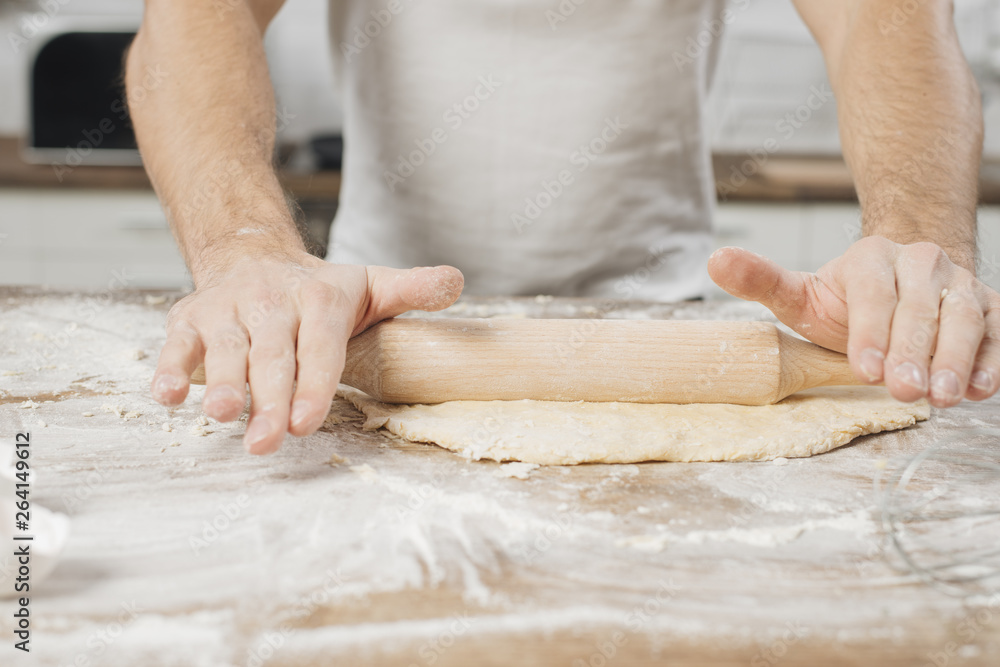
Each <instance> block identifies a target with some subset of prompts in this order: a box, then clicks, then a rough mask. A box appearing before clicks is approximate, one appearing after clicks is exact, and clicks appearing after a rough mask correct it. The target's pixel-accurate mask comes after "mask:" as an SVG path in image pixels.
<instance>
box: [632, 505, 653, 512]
mask: <svg viewBox="0 0 1000 667" xmlns="http://www.w3.org/2000/svg"><path fill="white" fill-rule="evenodd" d="M635 511H636V512H638V513H639V514H649V512H650V509H649V508H648V507H646V506H645V505H639V506H638V507H636V508H635Z"/></svg>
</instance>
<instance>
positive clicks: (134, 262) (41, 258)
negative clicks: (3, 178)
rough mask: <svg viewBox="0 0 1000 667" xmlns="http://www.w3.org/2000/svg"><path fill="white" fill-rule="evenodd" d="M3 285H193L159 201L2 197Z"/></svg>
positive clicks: (99, 195)
mask: <svg viewBox="0 0 1000 667" xmlns="http://www.w3.org/2000/svg"><path fill="white" fill-rule="evenodd" d="M0 234H6V235H7V236H6V238H3V237H0V284H7V285H10V284H36V285H37V284H44V285H48V286H50V287H59V288H74V289H91V290H100V289H107V288H108V287H109V285H114V286H115V287H116V288H121V287H122V286H125V287H128V288H147V287H148V288H152V287H161V288H181V287H186V286H188V285H189V284H190V278H189V276H188V274H187V270H186V268H185V266H184V261H183V260H182V258H181V255H180V253H179V251H178V250H177V246H176V244H175V243H174V240H173V237H172V236H171V234H170V229H169V227H168V226H167V222H166V218H165V217H164V215H163V212H162V210H161V209H160V205H159V202H158V201H157V199H156V196H155V195H154V194H153V193H151V192H135V191H86V190H71V191H53V190H44V189H38V190H20V189H6V190H0Z"/></svg>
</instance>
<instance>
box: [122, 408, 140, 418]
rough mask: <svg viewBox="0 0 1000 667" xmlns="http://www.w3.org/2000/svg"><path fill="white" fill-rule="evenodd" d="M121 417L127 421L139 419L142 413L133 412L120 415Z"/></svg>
mask: <svg viewBox="0 0 1000 667" xmlns="http://www.w3.org/2000/svg"><path fill="white" fill-rule="evenodd" d="M120 416H121V418H122V419H125V420H129V419H138V418H139V417H141V416H142V413H141V412H139V411H138V410H132V411H130V412H126V413H125V414H124V415H120Z"/></svg>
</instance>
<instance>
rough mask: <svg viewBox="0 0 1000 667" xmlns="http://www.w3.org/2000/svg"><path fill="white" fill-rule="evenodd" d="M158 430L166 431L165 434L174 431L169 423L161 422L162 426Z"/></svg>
mask: <svg viewBox="0 0 1000 667" xmlns="http://www.w3.org/2000/svg"><path fill="white" fill-rule="evenodd" d="M160 428H161V429H163V430H164V431H166V432H167V433H170V432H171V431H173V430H174V427H173V426H171V425H170V422H163V425H162V426H161V427H160Z"/></svg>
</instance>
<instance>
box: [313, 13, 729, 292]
mask: <svg viewBox="0 0 1000 667" xmlns="http://www.w3.org/2000/svg"><path fill="white" fill-rule="evenodd" d="M724 8H725V4H724V0H706V1H700V0H616V1H614V2H612V1H610V0H331V4H330V29H331V37H332V39H331V47H332V50H333V53H334V59H335V64H334V71H335V73H336V74H335V75H336V78H337V85H338V86H339V88H340V93H341V99H342V100H343V104H344V115H345V118H344V140H345V154H344V171H343V186H342V191H341V201H340V209H339V211H338V213H337V216H336V219H335V221H334V225H333V228H332V235H331V247H330V252H329V255H328V259H329V260H331V261H333V262H338V263H357V264H380V265H385V266H394V267H400V268H408V267H411V266H428V265H437V264H451V265H453V266H457V267H458V268H459V269H461V270H462V271H463V272H464V273H465V277H466V293H467V294H506V295H531V294H554V295H563V296H590V297H614V298H643V299H653V300H663V301H666V300H679V299H686V298H692V297H697V296H701V295H703V294H704V293H705V290H706V287H707V285H708V276H707V273H706V270H705V261H706V259H707V257H708V255H709V253H710V250H711V216H712V210H713V206H714V201H715V191H714V187H713V180H712V178H711V174H712V172H711V161H710V156H709V149H708V145H707V142H706V137H705V131H704V128H703V119H702V107H703V105H704V103H705V99H706V96H707V92H708V86H709V80H710V77H711V72H712V69H713V67H714V64H715V56H716V49H717V46H718V41H719V35H718V33H719V32H720V29H721V27H722V24H723V22H724V20H723V17H724ZM727 14H728V13H727Z"/></svg>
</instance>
